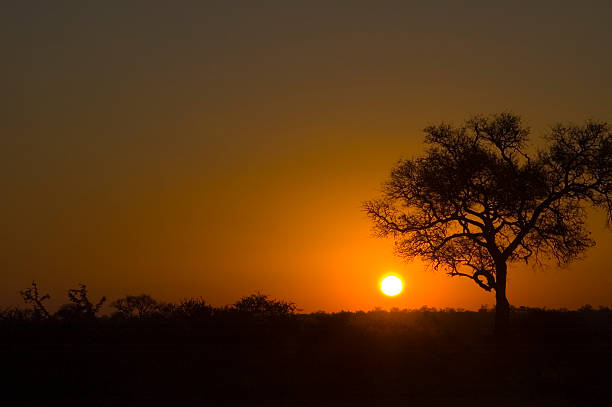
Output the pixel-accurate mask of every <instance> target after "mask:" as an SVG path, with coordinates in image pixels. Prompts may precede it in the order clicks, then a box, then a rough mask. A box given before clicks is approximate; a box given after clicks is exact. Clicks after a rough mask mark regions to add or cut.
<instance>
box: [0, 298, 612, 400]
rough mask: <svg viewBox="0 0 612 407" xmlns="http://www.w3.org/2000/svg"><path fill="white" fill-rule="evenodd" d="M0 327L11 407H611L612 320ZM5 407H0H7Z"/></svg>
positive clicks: (555, 316) (414, 317)
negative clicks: (502, 333)
mask: <svg viewBox="0 0 612 407" xmlns="http://www.w3.org/2000/svg"><path fill="white" fill-rule="evenodd" d="M492 321H493V313H492V312H491V311H488V312H454V311H452V312H451V311H432V310H418V311H399V312H382V311H373V312H368V313H338V314H309V315H295V316H284V317H265V316H251V315H242V314H237V313H225V314H224V313H220V314H216V315H213V316H209V317H206V318H199V319H189V320H172V319H171V320H168V319H164V320H158V319H144V320H133V319H132V320H120V319H111V318H100V319H96V320H92V321H81V322H75V321H72V322H68V321H63V322H58V321H55V322H49V321H47V322H45V321H43V322H32V321H21V322H20V321H6V320H5V321H1V322H0V334H1V336H0V349H1V351H0V352H1V354H0V358H1V360H2V377H1V378H0V379H1V380H0V388H1V389H2V390H1V392H2V394H1V396H0V404H1V405H6V406H12V405H15V406H18V405H23V406H60V405H61V406H73V405H79V406H80V405H83V406H157V405H168V406H173V405H189V406H217V405H219V406H226V405H227V406H234V405H236V406H238V405H239V406H243V405H257V406H259V405H262V406H263V405H265V406H356V405H364V406H379V405H380V406H382V405H400V404H401V405H411V406H439V405H440V406H445V405H449V406H450V405H452V406H464V405H465V406H467V405H469V406H481V405H482V406H484V405H488V406H490V405H496V406H589V405H593V406H604V405H612V404H610V403H612V388H611V385H612V380H611V379H612V370H611V369H612V311H610V310H608V309H600V310H589V309H586V310H581V311H572V312H570V311H542V310H525V309H523V310H515V311H514V312H513V314H512V326H513V332H512V333H511V335H510V336H509V337H508V340H507V341H506V342H505V343H497V342H496V341H495V339H494V337H493V334H492ZM2 400H3V401H2Z"/></svg>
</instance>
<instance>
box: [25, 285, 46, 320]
mask: <svg viewBox="0 0 612 407" xmlns="http://www.w3.org/2000/svg"><path fill="white" fill-rule="evenodd" d="M19 294H21V296H22V297H23V301H24V302H25V303H26V304H27V305H29V306H31V307H32V309H31V318H33V319H35V320H40V319H48V318H50V317H51V315H50V314H49V311H47V308H46V307H45V304H44V302H45V301H46V300H48V299H49V298H51V296H50V295H49V294H44V295H42V296H41V295H40V293H39V292H38V285H37V284H36V282H35V281H32V285H31V286H30V287H28V288H26V289H25V290H23V291H20V292H19Z"/></svg>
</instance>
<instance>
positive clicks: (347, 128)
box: [0, 0, 612, 311]
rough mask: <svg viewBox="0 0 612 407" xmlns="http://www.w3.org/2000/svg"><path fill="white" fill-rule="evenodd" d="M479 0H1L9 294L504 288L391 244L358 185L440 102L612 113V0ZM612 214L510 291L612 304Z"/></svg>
mask: <svg viewBox="0 0 612 407" xmlns="http://www.w3.org/2000/svg"><path fill="white" fill-rule="evenodd" d="M466 3H468V4H467V5H466V4H464V2H459V1H457V2H437V1H429V2H409V1H376V2H374V1H368V2H366V1H329V0H328V1H320V2H319V1H308V2H306V1H304V2H297V1H258V2H255V1H219V2H212V1H197V2H196V1H194V2H187V1H181V2H169V1H157V2H156V1H143V2H137V1H130V2H126V1H98V2H96V1H88V2H83V1H74V2H60V1H54V2H49V1H40V2H12V4H3V5H2V6H0V30H1V35H0V47H1V48H0V50H1V52H2V59H1V60H2V64H1V65H0V73H1V75H2V80H1V82H0V83H1V88H0V89H1V90H2V98H1V100H0V104H1V106H0V112H1V113H0V115H1V116H0V121H1V122H0V123H1V126H2V132H1V133H0V171H1V172H0V187H1V190H2V199H1V200H0V242H1V243H0V244H1V246H0V261H1V270H2V271H1V280H0V281H1V284H0V305H9V304H14V303H17V302H18V301H19V296H18V294H17V290H18V289H20V288H23V287H25V286H26V285H28V284H29V283H30V282H31V280H32V279H36V280H38V281H39V282H40V285H41V286H42V288H43V289H45V290H47V291H50V292H51V293H52V297H53V299H54V301H58V302H59V301H60V299H61V297H62V296H64V292H65V291H66V290H67V289H68V288H69V287H72V286H75V285H76V284H77V283H85V284H87V285H88V286H89V287H90V288H91V291H92V292H93V293H94V294H95V295H102V294H105V295H107V296H109V297H111V298H116V297H117V296H120V295H125V294H139V293H141V292H146V293H149V294H151V295H153V296H154V297H156V298H159V299H164V300H176V299H179V298H183V297H187V296H193V295H197V296H199V295H202V296H203V297H204V298H205V299H206V300H208V301H210V302H212V303H213V304H215V305H222V304H227V303H231V302H233V301H235V300H236V299H237V298H239V297H240V296H242V295H246V294H249V293H251V292H253V291H255V290H261V291H263V292H266V293H270V294H272V295H273V296H277V297H282V298H286V299H290V300H292V301H295V302H297V303H298V305H299V306H300V307H302V308H304V309H305V310H307V311H312V310H317V309H324V310H339V309H370V308H373V307H375V306H382V307H390V306H399V307H402V308H403V307H418V306H421V305H424V304H427V305H430V306H437V307H446V306H454V307H465V308H475V307H478V306H479V305H480V304H484V303H489V304H490V303H492V302H493V298H492V297H491V296H490V294H487V293H485V292H484V291H482V290H480V289H479V288H478V287H476V286H475V285H474V284H473V283H471V282H469V281H459V280H451V279H450V278H448V277H446V276H444V275H432V274H431V273H429V272H425V271H423V265H422V264H418V263H412V264H404V263H402V262H401V261H400V260H398V259H396V258H394V257H393V255H392V253H391V251H392V245H391V242H385V241H380V240H377V239H374V238H373V237H372V236H371V232H370V225H369V223H368V221H367V219H366V218H365V216H364V214H363V213H362V212H361V209H360V206H361V202H362V201H364V200H366V199H369V198H372V197H374V196H376V194H377V191H378V190H379V187H380V183H381V182H382V181H383V180H384V179H385V177H386V176H387V174H388V172H389V170H390V168H391V167H392V166H393V164H394V163H395V162H396V161H397V160H398V159H399V158H401V157H411V156H414V155H417V154H419V153H422V152H423V145H422V137H423V134H422V131H421V130H422V129H423V128H424V127H425V126H426V125H428V124H431V123H437V122H440V121H442V120H445V121H451V122H460V121H461V120H463V119H465V118H467V117H468V116H470V115H471V114H475V113H484V114H487V113H493V112H499V111H503V110H511V111H514V112H516V113H519V114H521V115H523V117H524V120H525V122H526V123H527V124H528V125H529V126H530V127H531V128H532V130H533V136H534V138H536V139H537V138H538V137H540V136H542V135H543V134H545V132H546V130H547V129H548V128H549V126H550V125H552V124H554V123H555V122H558V121H564V122H567V121H572V122H583V121H584V120H586V119H589V118H594V119H599V120H606V121H612V101H611V95H612V75H611V74H610V72H612V52H610V44H611V43H612V25H611V24H610V17H612V3H610V2H609V1H601V2H595V1H590V2H589V1H586V2H560V1H554V2H553V1H550V2H527V1H525V2H519V1H516V2H511V3H510V2H508V3H507V4H504V5H501V3H497V2H495V3H494V2H484V1H482V2H466ZM533 3H537V4H533ZM536 144H537V143H536ZM602 222H603V217H602V216H600V215H595V216H594V217H593V218H592V222H591V223H592V225H593V227H592V230H593V232H594V237H595V238H596V240H597V241H598V246H597V247H596V248H594V249H592V250H591V251H590V252H589V253H588V257H587V259H586V260H584V261H582V262H578V263H576V264H574V265H572V266H571V267H570V268H569V269H564V270H557V269H555V268H554V267H552V266H551V267H548V268H544V269H541V270H535V271H534V270H532V269H524V268H519V269H516V270H514V271H512V272H511V275H510V280H509V299H510V302H511V303H513V304H524V305H534V306H544V305H546V306H551V307H560V306H566V307H576V306H580V305H582V304H585V303H592V304H594V305H599V304H603V305H612V296H611V295H610V294H611V293H612V273H610V270H609V269H610V267H609V264H610V261H609V259H608V257H607V253H608V252H609V250H610V249H612V233H611V232H610V231H609V230H605V229H604V228H603V226H602ZM389 271H395V272H397V273H399V274H401V275H403V276H404V278H405V280H406V284H407V287H406V289H405V291H404V293H403V294H402V295H401V296H399V297H397V298H393V299H390V298H384V297H383V296H382V295H381V294H380V291H379V290H378V289H377V282H378V280H379V278H380V276H381V275H382V274H384V273H386V272H389Z"/></svg>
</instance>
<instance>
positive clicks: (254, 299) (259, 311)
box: [233, 292, 297, 317]
mask: <svg viewBox="0 0 612 407" xmlns="http://www.w3.org/2000/svg"><path fill="white" fill-rule="evenodd" d="M233 308H234V309H235V310H236V311H238V312H240V313H242V314H248V315H252V316H256V317H279V316H287V315H292V314H294V313H295V311H297V306H296V305H295V304H294V303H292V302H286V301H282V300H275V299H272V298H269V297H268V296H267V295H265V294H261V293H259V292H258V293H255V294H251V295H249V296H246V297H242V298H241V299H240V300H238V301H237V302H236V303H235V304H234V305H233Z"/></svg>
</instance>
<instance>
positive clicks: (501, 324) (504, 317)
mask: <svg viewBox="0 0 612 407" xmlns="http://www.w3.org/2000/svg"><path fill="white" fill-rule="evenodd" d="M506 274H507V266H506V264H505V263H503V264H498V265H497V267H496V270H495V277H496V281H495V336H497V337H498V338H500V339H501V338H504V337H506V335H507V334H508V329H509V327H510V303H509V302H508V299H507V298H506Z"/></svg>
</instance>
